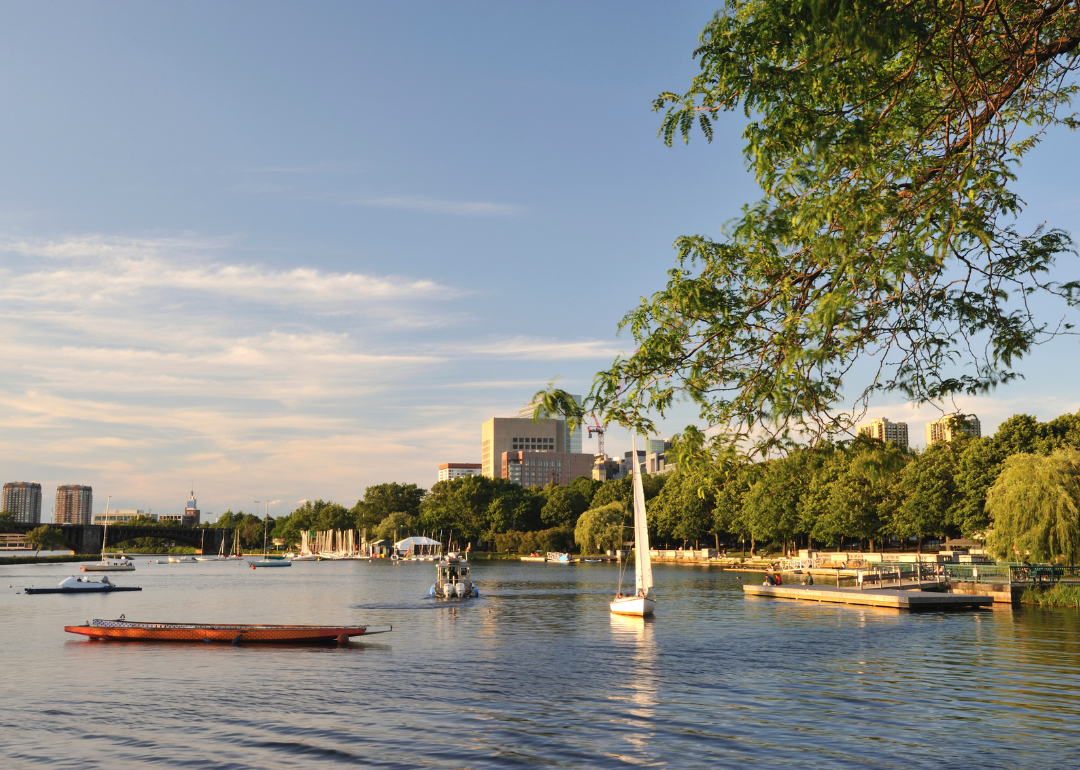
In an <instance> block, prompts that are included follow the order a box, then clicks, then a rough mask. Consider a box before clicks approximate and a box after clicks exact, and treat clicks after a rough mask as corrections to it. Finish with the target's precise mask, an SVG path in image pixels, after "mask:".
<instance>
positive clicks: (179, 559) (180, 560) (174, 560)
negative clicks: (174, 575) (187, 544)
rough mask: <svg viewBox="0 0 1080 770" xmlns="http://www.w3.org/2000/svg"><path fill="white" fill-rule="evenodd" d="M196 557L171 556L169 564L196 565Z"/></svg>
mask: <svg viewBox="0 0 1080 770" xmlns="http://www.w3.org/2000/svg"><path fill="white" fill-rule="evenodd" d="M194 563H195V557H194V556H170V557H169V564H194Z"/></svg>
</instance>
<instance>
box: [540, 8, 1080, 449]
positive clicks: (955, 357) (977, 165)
mask: <svg viewBox="0 0 1080 770" xmlns="http://www.w3.org/2000/svg"><path fill="white" fill-rule="evenodd" d="M1078 44H1080V0H1068V1H1059V0H1042V1H1035V0H982V1H981V2H980V1H979V0H964V1H961V0H902V1H901V2H883V1H881V0H854V2H850V1H848V0H844V1H841V0H728V2H727V3H726V4H725V6H724V8H723V10H721V11H720V12H718V13H717V14H716V15H715V16H714V18H713V19H712V20H711V21H710V22H709V23H708V25H707V26H706V27H705V30H704V32H703V33H702V35H701V39H700V46H699V47H698V48H697V50H696V51H695V56H696V57H697V58H698V59H699V61H700V67H701V72H700V74H699V75H697V76H696V77H695V78H694V79H693V82H692V83H691V85H690V87H689V89H688V90H686V91H685V92H670V93H663V94H660V95H659V97H658V98H657V99H656V101H655V105H654V107H655V109H656V110H657V111H659V112H661V113H662V114H663V120H662V125H661V128H660V136H661V137H662V139H663V141H665V142H666V143H667V144H669V145H670V144H672V143H673V142H674V141H675V139H676V138H682V139H683V140H684V141H689V139H690V138H691V136H692V134H693V133H694V132H695V131H697V130H700V131H701V133H702V134H703V135H704V137H705V138H706V139H707V140H709V141H712V140H713V138H714V136H716V134H715V133H714V131H715V130H716V127H717V124H716V122H715V121H716V119H717V118H718V116H719V115H720V114H721V113H723V112H726V111H734V110H741V111H742V112H743V114H744V115H745V116H746V118H747V120H748V124H747V126H746V128H745V130H744V132H743V134H742V138H743V140H744V154H745V157H746V160H747V163H748V165H749V168H750V169H751V170H752V171H753V173H754V174H755V176H756V179H757V182H758V184H759V186H760V188H761V191H762V197H761V198H760V199H759V200H757V201H756V202H753V203H750V204H748V205H746V206H745V207H744V208H743V210H742V213H741V215H739V216H738V217H736V218H735V219H734V220H733V221H731V222H729V223H728V224H727V226H726V227H725V229H724V230H723V236H722V237H721V238H719V239H714V238H710V237H707V236H704V235H690V236H685V237H681V238H679V239H678V240H677V241H676V243H675V247H676V250H677V252H678V258H677V263H676V265H675V267H674V269H672V270H671V271H670V272H669V280H668V283H667V285H666V286H665V287H664V288H663V289H662V290H661V291H659V292H657V293H656V294H655V295H653V296H652V297H651V298H647V299H642V301H641V303H640V305H639V306H638V307H637V308H636V309H634V310H633V311H631V312H630V313H629V314H628V315H627V316H626V317H625V318H624V319H623V320H622V323H621V328H626V329H629V330H630V331H631V332H632V334H633V338H634V343H635V345H634V347H635V348H636V351H635V352H634V353H633V354H631V355H628V356H620V357H618V358H616V360H615V361H614V363H613V364H612V365H611V367H610V368H609V369H607V370H606V371H603V372H601V373H600V374H598V375H597V377H596V379H595V380H594V383H593V387H592V389H591V391H590V393H589V395H588V396H587V397H586V398H585V403H584V404H582V405H577V408H576V411H575V409H574V408H571V410H570V411H572V412H574V413H577V414H580V413H582V412H585V413H588V412H592V413H595V414H599V415H602V416H603V417H605V418H607V419H609V420H617V421H619V422H621V423H623V424H626V425H634V426H636V427H637V428H638V429H639V430H642V431H643V432H644V431H648V430H649V429H650V428H651V427H652V423H651V421H650V415H657V414H659V415H663V414H664V413H665V412H666V411H667V410H668V409H669V408H670V407H671V405H672V403H673V402H674V401H676V400H678V399H681V398H683V397H689V398H691V399H693V400H694V401H696V402H697V403H698V404H699V405H700V417H701V419H702V421H703V422H704V423H706V424H707V425H711V426H721V427H722V428H723V429H724V430H725V433H724V434H723V436H722V438H721V439H719V440H720V441H728V442H735V443H737V442H739V441H740V440H744V439H745V438H746V437H749V436H753V437H754V444H753V446H754V447H755V448H756V449H757V450H759V451H767V450H768V449H770V448H773V447H775V446H776V445H777V442H782V441H783V440H784V438H785V436H787V435H790V434H801V435H803V436H810V437H812V438H813V439H815V440H816V439H820V438H823V437H828V436H829V435H831V434H836V433H844V432H850V430H851V427H852V425H853V423H854V421H855V420H856V419H857V418H858V417H859V416H860V412H861V410H862V409H863V408H865V405H866V404H867V402H868V400H869V399H870V398H871V397H872V396H873V395H875V394H878V393H882V392H888V391H893V392H897V393H901V394H903V395H904V396H905V397H907V398H908V399H910V400H912V401H915V402H928V401H929V402H933V401H938V400H941V399H947V398H949V397H951V396H954V395H957V394H976V393H980V392H984V391H986V390H988V389H990V388H993V387H994V386H996V385H999V384H1002V383H1006V382H1009V381H1010V380H1012V379H1013V378H1015V377H1016V376H1018V374H1019V373H1018V371H1017V368H1016V367H1017V365H1018V364H1019V362H1020V361H1021V359H1022V358H1023V357H1024V356H1025V355H1026V354H1027V353H1028V352H1029V351H1030V350H1031V349H1032V346H1034V345H1035V344H1037V343H1039V342H1040V341H1043V340H1045V339H1047V338H1048V337H1049V336H1052V335H1054V334H1056V333H1058V332H1061V331H1064V330H1065V327H1066V326H1067V325H1064V324H1062V325H1055V324H1057V320H1055V321H1054V322H1048V321H1047V320H1046V319H1045V318H1043V317H1041V316H1040V315H1039V313H1038V312H1037V309H1038V306H1040V305H1041V306H1043V307H1045V306H1046V303H1045V298H1047V297H1055V298H1059V299H1060V300H1063V301H1064V302H1066V303H1068V304H1069V305H1070V306H1071V305H1073V304H1074V303H1075V302H1076V301H1077V299H1078V289H1080V285H1078V284H1077V283H1076V282H1071V281H1070V282H1061V281H1057V280H1055V277H1054V275H1055V266H1056V264H1057V262H1058V261H1059V260H1060V259H1062V258H1064V257H1066V256H1068V257H1069V258H1071V257H1072V255H1073V251H1072V243H1071V240H1070V238H1069V236H1068V235H1067V234H1066V233H1065V232H1063V231H1061V230H1059V229H1054V228H1050V227H1040V228H1036V229H1034V230H1029V231H1022V230H1021V229H1020V227H1019V225H1018V224H1017V217H1018V215H1019V214H1020V213H1021V211H1022V209H1023V206H1024V203H1023V201H1022V200H1021V199H1020V198H1019V197H1018V196H1017V194H1016V192H1015V190H1014V182H1015V179H1016V176H1015V174H1016V170H1017V167H1018V165H1019V161H1020V160H1021V159H1022V158H1023V157H1024V156H1025V155H1026V154H1027V153H1029V152H1030V151H1031V150H1032V149H1033V148H1034V147H1035V146H1036V145H1037V144H1038V143H1039V141H1040V139H1041V138H1042V137H1043V135H1044V132H1045V131H1046V130H1047V129H1048V128H1050V127H1053V126H1057V125H1064V126H1067V127H1069V128H1073V127H1075V126H1076V124H1077V121H1076V119H1075V118H1074V116H1073V115H1072V114H1071V113H1069V111H1068V106H1069V103H1070V100H1071V98H1072V97H1073V96H1074V94H1075V92H1076V86H1075V85H1074V84H1073V81H1072V79H1071V78H1070V74H1071V72H1072V71H1073V70H1074V69H1075V68H1076V67H1077V65H1078V64H1080V61H1078V59H1077V56H1076V54H1077V46H1078ZM856 367H857V368H856ZM547 401H548V403H547V404H546V405H545V406H548V407H553V406H558V404H557V403H552V402H563V403H564V404H565V401H566V399H565V394H564V393H556V392H549V393H548V400H547ZM852 404H855V406H854V408H853V409H852V408H851V405H852Z"/></svg>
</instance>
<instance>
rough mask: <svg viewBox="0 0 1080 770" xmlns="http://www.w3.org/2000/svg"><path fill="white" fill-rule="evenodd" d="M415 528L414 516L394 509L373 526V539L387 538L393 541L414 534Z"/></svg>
mask: <svg viewBox="0 0 1080 770" xmlns="http://www.w3.org/2000/svg"><path fill="white" fill-rule="evenodd" d="M416 529H417V528H416V517H415V516H410V515H409V514H407V513H405V511H395V512H394V513H391V514H390V515H389V516H387V517H385V518H384V519H383V520H382V521H381V522H379V526H377V527H375V531H374V533H373V539H375V540H387V541H389V542H391V543H393V542H397V541H399V540H404V539H405V538H407V537H409V536H410V535H414V534H416Z"/></svg>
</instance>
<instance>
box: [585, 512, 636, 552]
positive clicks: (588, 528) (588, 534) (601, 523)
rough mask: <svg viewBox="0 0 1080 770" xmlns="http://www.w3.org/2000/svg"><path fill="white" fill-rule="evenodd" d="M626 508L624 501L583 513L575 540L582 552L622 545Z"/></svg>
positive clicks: (598, 550) (597, 550)
mask: <svg viewBox="0 0 1080 770" xmlns="http://www.w3.org/2000/svg"><path fill="white" fill-rule="evenodd" d="M625 520H626V510H625V508H624V506H623V505H622V503H608V504H607V505H604V506H601V507H600V508H590V509H589V510H587V511H585V512H584V513H582V514H581V516H580V517H579V518H578V520H577V526H576V527H575V528H574V542H576V543H577V544H578V547H579V548H581V552H582V553H600V552H601V551H606V550H607V549H609V548H610V549H615V548H619V547H621V546H622V544H623V541H624V540H625V539H626V538H625V535H624V532H623V527H624V522H625Z"/></svg>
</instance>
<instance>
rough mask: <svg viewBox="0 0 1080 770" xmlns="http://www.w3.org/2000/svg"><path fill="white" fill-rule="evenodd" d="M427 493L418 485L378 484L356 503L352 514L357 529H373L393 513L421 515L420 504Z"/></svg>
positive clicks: (370, 488) (365, 491) (366, 491)
mask: <svg viewBox="0 0 1080 770" xmlns="http://www.w3.org/2000/svg"><path fill="white" fill-rule="evenodd" d="M425 494H426V491H425V490H423V489H421V488H420V487H418V486H416V484H398V483H396V482H391V483H389V484H377V485H375V486H372V487H368V488H367V489H365V490H364V497H363V498H362V499H360V500H357V501H356V505H354V506H353V508H352V512H353V515H354V516H355V517H356V525H355V526H356V527H357V528H358V529H361V530H362V529H363V528H364V527H368V528H369V529H373V528H374V527H376V526H378V525H379V523H380V522H381V521H382V520H383V519H385V518H386V517H387V516H389V515H390V514H391V513H396V512H403V513H406V514H408V515H409V516H419V515H420V502H421V501H422V500H423V499H424V495H425Z"/></svg>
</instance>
